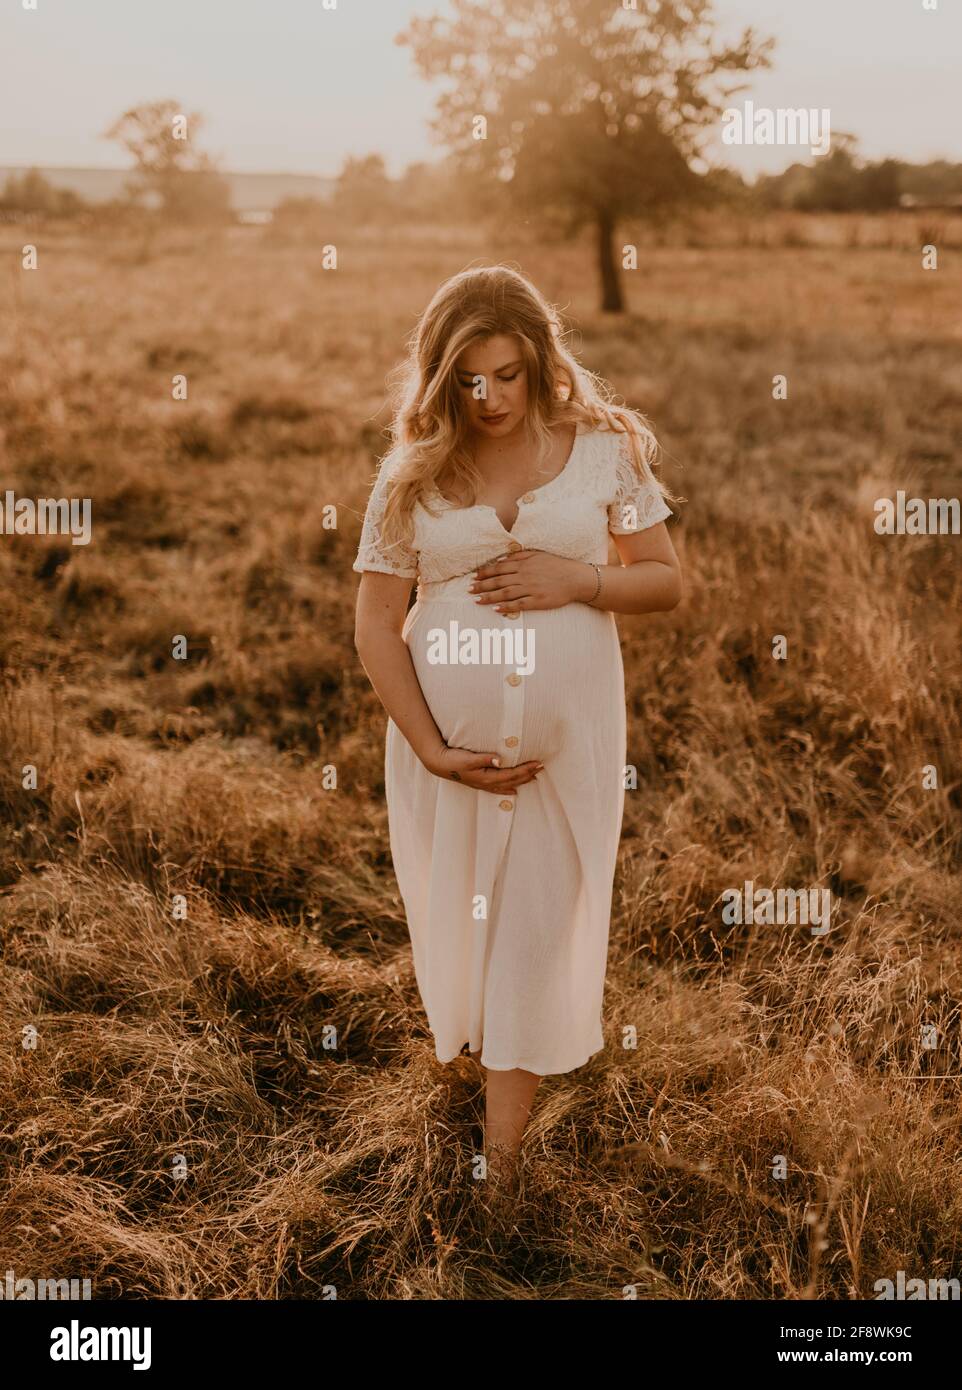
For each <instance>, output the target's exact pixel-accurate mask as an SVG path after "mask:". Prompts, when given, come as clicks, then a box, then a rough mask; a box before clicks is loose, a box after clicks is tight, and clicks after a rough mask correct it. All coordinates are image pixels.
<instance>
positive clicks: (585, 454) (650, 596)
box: [353, 266, 681, 1193]
mask: <svg viewBox="0 0 962 1390" xmlns="http://www.w3.org/2000/svg"><path fill="white" fill-rule="evenodd" d="M609 396H610V392H608V391H607V389H606V388H605V387H604V384H603V383H601V382H599V381H598V380H597V379H596V378H594V377H592V376H591V375H590V374H589V373H587V372H586V371H585V370H584V368H582V367H581V366H580V365H579V364H578V363H577V362H576V361H575V360H574V358H573V357H572V356H571V354H570V353H569V352H568V351H567V350H566V348H565V346H564V345H563V342H562V337H561V328H560V324H559V320H558V317H557V315H556V314H555V312H554V311H553V310H552V309H551V307H550V306H549V305H548V304H547V303H546V302H545V301H544V299H543V298H542V296H541V295H540V294H539V293H538V291H537V290H536V289H535V288H534V287H533V286H532V285H531V284H530V282H529V281H527V280H526V279H524V277H523V276H521V275H519V274H517V273H516V272H514V271H512V270H510V269H507V268H505V267H503V266H494V267H489V268H484V269H480V270H468V271H464V272H462V273H461V274H459V275H455V276H454V277H452V278H451V279H450V280H448V281H447V282H446V283H445V284H443V285H442V286H441V287H440V289H439V290H438V291H437V293H436V294H435V296H434V298H433V299H432V301H431V303H430V304H429V305H428V307H427V309H426V310H425V312H424V314H423V316H422V318H421V320H420V323H419V326H418V329H417V332H416V335H415V341H414V345H413V349H412V352H411V356H410V359H409V362H408V365H407V376H406V383H405V388H404V391H403V393H402V400H401V405H400V408H399V410H398V412H397V415H396V418H395V422H394V428H393V435H394V439H395V446H394V448H393V449H392V450H391V451H390V453H389V454H388V455H387V457H386V458H385V459H384V461H383V463H382V465H381V468H380V471H379V473H378V476H377V479H376V481H375V484H374V488H373V490H372V493H371V496H370V499H369V502H368V506H367V512H366V515H365V519H364V527H363V531H362V535H361V542H360V547H359V549H358V553H357V559H356V560H355V562H354V566H353V568H354V569H355V570H357V571H358V572H360V573H361V575H362V578H361V583H360V588H359V591H358V598H357V621H356V632H355V642H356V646H357V651H358V655H359V657H360V660H361V663H362V665H363V666H364V669H365V671H366V672H367V674H368V676H369V678H370V680H371V683H372V685H373V686H374V689H375V691H376V692H377V694H378V696H379V698H380V700H381V702H382V704H383V705H384V707H385V709H386V711H387V714H388V716H389V717H388V724H387V741H386V755H385V788H386V794H387V805H388V824H389V830H390V839H391V852H392V856H393V860H394V868H395V873H396V876H397V880H398V886H399V888H400V891H401V896H402V899H403V902H404V907H405V910H406V914H407V921H408V928H409V931H410V935H411V944H412V950H413V956H414V968H415V974H416V978H417V983H418V988H419V991H420V994H421V999H422V1002H423V1004H424V1008H425V1011H426V1013H427V1017H428V1021H429V1024H430V1027H431V1030H432V1033H433V1035H434V1040H435V1048H436V1053H437V1057H438V1060H439V1061H441V1062H448V1061H450V1060H451V1059H452V1058H454V1057H456V1056H458V1054H459V1053H460V1052H461V1051H462V1050H463V1049H464V1047H465V1046H467V1047H468V1049H469V1051H470V1055H471V1056H472V1057H473V1058H474V1059H475V1060H476V1061H477V1062H479V1063H480V1065H481V1067H482V1068H483V1069H484V1070H485V1072H486V1082H487V1085H486V1114H485V1157H486V1159H487V1176H488V1179H489V1180H491V1179H494V1183H493V1184H492V1186H496V1187H497V1188H498V1189H499V1190H500V1191H501V1192H509V1193H510V1192H511V1191H513V1190H514V1187H515V1180H516V1176H517V1168H516V1160H517V1157H518V1154H519V1150H520V1145H521V1139H522V1136H523V1133H524V1128H525V1125H526V1123H527V1120H528V1116H529V1113H530V1108H531V1103H532V1100H533V1098H534V1094H535V1090H536V1088H537V1085H538V1082H539V1080H540V1079H541V1077H542V1076H547V1075H551V1074H554V1073H561V1072H567V1071H572V1070H574V1069H575V1068H576V1067H580V1066H582V1065H583V1064H584V1063H585V1062H586V1061H587V1060H588V1059H589V1057H591V1056H592V1055H593V1054H594V1053H595V1052H597V1051H598V1050H599V1049H600V1048H601V1047H603V1045H604V1040H603V1036H602V1029H601V1006H602V993H603V987H604V977H605V966H606V956H607V946H608V929H609V922H610V915H611V897H612V884H613V878H614V870H615V859H616V855H617V850H618V841H619V837H620V833H621V820H622V812H623V809H624V767H625V757H626V738H625V691H624V672H623V667H622V658H621V648H620V645H619V640H618V631H617V627H616V624H615V620H614V617H613V616H612V615H613V613H650V612H656V611H664V610H667V609H670V608H673V607H674V606H675V605H676V604H677V603H678V602H679V599H680V597H681V579H680V573H679V566H678V560H677V557H676V555H675V551H674V548H673V546H672V543H671V540H670V539H669V537H668V533H667V530H666V528H665V525H664V519H665V517H667V516H670V515H671V512H670V511H669V509H668V507H667V506H666V504H665V501H664V497H663V495H662V491H661V489H660V487H659V484H658V483H657V482H656V480H655V478H654V475H653V473H652V471H651V461H652V456H653V454H654V452H655V447H656V446H655V441H654V439H653V437H652V435H651V433H650V431H649V430H648V428H647V426H646V424H645V422H644V420H643V419H642V418H641V417H640V416H638V415H637V414H635V413H634V412H632V411H629V410H627V409H624V408H621V407H618V406H615V405H612V404H611V403H610V400H609ZM609 534H610V535H611V536H613V537H614V541H615V545H616V548H617V551H618V555H619V557H620V561H621V563H620V564H619V565H609V564H608V563H607V561H608V559H609ZM415 578H417V579H418V581H419V582H418V588H417V601H416V603H415V604H414V606H413V607H412V608H411V610H410V612H407V605H408V599H409V596H410V591H411V585H412V582H413V581H414V580H415Z"/></svg>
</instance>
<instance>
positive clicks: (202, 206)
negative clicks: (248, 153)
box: [105, 100, 230, 221]
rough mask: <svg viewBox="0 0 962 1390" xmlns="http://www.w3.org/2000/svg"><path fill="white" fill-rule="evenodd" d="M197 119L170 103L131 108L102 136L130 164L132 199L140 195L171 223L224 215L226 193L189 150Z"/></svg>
mask: <svg viewBox="0 0 962 1390" xmlns="http://www.w3.org/2000/svg"><path fill="white" fill-rule="evenodd" d="M202 125H203V118H202V117H201V116H199V115H198V114H197V113H196V112H191V113H190V114H189V115H187V114H185V113H184V111H183V108H182V107H181V106H180V105H179V103H178V102H176V101H169V100H168V101H153V102H148V103H146V104H145V105H143V106H134V107H131V109H130V110H129V111H125V112H124V114H123V115H122V116H121V117H120V118H119V119H118V120H116V121H115V122H114V124H113V125H112V126H111V127H110V129H109V130H107V131H106V132H105V139H107V140H117V141H119V143H120V144H121V145H123V147H124V148H125V149H126V150H127V152H128V154H130V155H131V156H132V158H133V161H134V177H133V178H132V179H131V180H130V181H129V187H130V191H131V193H132V194H133V195H134V196H135V197H141V198H142V197H144V195H146V196H147V197H148V198H149V199H150V200H151V201H153V202H154V203H155V204H156V205H157V206H158V207H159V208H160V210H161V212H162V213H163V215H164V216H165V217H168V218H170V219H171V220H175V221H206V220H217V221H220V220H223V219H224V218H225V217H226V216H228V215H229V209H230V188H229V185H228V183H227V180H226V179H224V178H223V177H222V176H221V175H220V174H219V173H218V172H217V170H216V168H215V167H214V164H213V161H212V160H211V159H210V157H209V156H208V155H206V154H202V153H200V152H199V151H198V150H197V149H196V148H195V147H194V145H193V139H194V136H195V135H196V133H197V131H198V130H200V128H201V126H202Z"/></svg>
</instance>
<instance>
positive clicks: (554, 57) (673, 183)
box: [397, 0, 771, 312]
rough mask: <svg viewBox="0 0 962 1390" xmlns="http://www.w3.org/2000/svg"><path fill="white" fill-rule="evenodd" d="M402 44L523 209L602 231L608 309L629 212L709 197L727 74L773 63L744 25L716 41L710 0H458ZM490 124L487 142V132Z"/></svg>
mask: <svg viewBox="0 0 962 1390" xmlns="http://www.w3.org/2000/svg"><path fill="white" fill-rule="evenodd" d="M451 9H452V12H453V13H452V16H451V17H450V18H448V17H441V16H437V15H435V16H432V17H431V18H428V19H414V20H412V22H411V24H410V25H409V27H408V28H407V29H406V30H405V31H404V32H403V33H401V34H399V35H398V36H397V42H398V43H400V44H406V45H408V46H410V48H411V50H412V52H413V55H414V59H415V62H416V64H417V66H418V69H419V71H420V72H421V74H422V76H424V77H427V78H432V79H433V78H438V77H442V78H445V77H446V78H449V79H452V81H453V86H452V87H451V89H450V90H448V91H446V92H444V93H443V94H442V95H441V97H440V98H439V100H438V105H437V114H436V117H435V120H434V129H435V130H436V132H437V133H438V135H439V136H440V137H441V138H442V139H443V140H444V141H446V142H447V143H448V144H449V145H450V146H451V147H452V148H453V149H454V150H456V151H458V152H459V154H460V156H461V158H462V159H463V161H464V162H465V166H466V168H467V169H469V170H471V171H473V173H474V174H475V175H476V176H480V177H483V178H485V179H492V180H500V181H501V182H502V183H503V184H504V185H505V186H506V187H507V188H508V189H510V191H511V192H512V194H513V195H514V197H515V198H516V200H517V202H518V203H519V204H521V205H522V206H523V207H525V208H527V209H530V210H533V211H540V212H542V213H544V212H547V213H549V214H551V215H554V216H557V217H561V218H562V219H563V220H564V222H565V224H566V226H567V228H568V230H569V231H575V230H577V229H578V228H579V227H581V226H584V225H587V224H589V223H590V224H592V225H593V226H594V228H595V234H596V245H597V258H598V271H599V277H600V281H601V290H602V295H601V307H602V309H603V310H605V311H610V312H619V311H620V310H621V309H622V308H623V304H624V301H623V298H622V290H621V280H620V275H619V267H618V261H617V259H616V256H615V247H614V236H615V231H616V229H617V225H618V222H619V221H620V220H621V219H622V218H623V217H626V216H635V217H654V216H657V215H660V214H663V213H666V212H667V211H669V210H670V209H672V208H675V207H678V206H681V205H684V204H686V203H691V202H693V201H695V200H697V199H700V198H701V197H702V195H703V192H704V191H705V190H704V189H703V182H704V181H703V179H702V178H701V176H700V174H699V173H697V172H696V170H695V168H694V167H693V165H695V164H696V163H697V161H698V160H699V158H700V149H701V140H702V138H703V136H704V133H705V132H706V130H707V128H708V126H709V125H710V124H711V123H712V122H713V121H715V120H716V119H717V118H718V116H719V115H720V114H721V111H722V110H723V109H724V104H725V103H726V102H727V100H728V99H729V98H730V97H731V96H733V95H734V94H735V92H737V91H740V90H742V88H743V86H744V84H740V85H736V86H732V85H729V83H728V82H727V81H726V80H725V79H726V74H731V73H735V72H747V71H749V70H751V69H753V68H756V67H762V66H767V65H768V51H769V49H770V48H771V40H764V41H761V40H759V39H758V38H757V37H756V35H755V34H754V32H753V31H752V30H751V29H746V30H745V32H744V33H743V34H742V36H741V38H740V39H739V41H738V42H737V43H736V44H735V45H734V46H718V45H716V42H715V21H714V15H713V12H712V3H711V0H636V8H634V9H627V8H623V7H621V6H619V5H618V4H617V3H615V0H451ZM479 117H483V118H484V119H485V121H486V123H487V138H485V139H478V138H476V134H475V131H476V123H477V120H478V118H479Z"/></svg>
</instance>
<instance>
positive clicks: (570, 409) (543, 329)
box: [381, 265, 674, 545]
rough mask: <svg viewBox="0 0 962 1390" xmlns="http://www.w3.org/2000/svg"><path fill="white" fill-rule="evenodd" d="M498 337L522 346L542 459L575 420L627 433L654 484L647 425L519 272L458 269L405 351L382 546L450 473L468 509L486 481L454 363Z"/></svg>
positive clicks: (642, 474)
mask: <svg viewBox="0 0 962 1390" xmlns="http://www.w3.org/2000/svg"><path fill="white" fill-rule="evenodd" d="M496 334H511V335H513V336H514V337H516V338H518V339H519V341H520V344H521V355H522V358H523V361H524V366H525V374H526V375H525V379H526V382H527V390H528V395H527V415H528V424H529V427H530V428H531V431H532V433H533V434H534V436H535V439H536V440H537V442H538V447H539V457H544V456H545V455H546V454H547V452H548V449H549V448H550V445H551V442H552V435H551V430H552V427H553V426H555V425H558V424H566V423H567V424H570V423H574V424H576V425H578V424H581V425H584V426H585V427H587V428H589V429H591V428H595V429H603V430H613V431H615V432H619V433H624V434H626V435H627V436H628V445H629V451H630V456H631V459H632V463H633V466H634V469H635V471H636V472H637V474H638V476H639V479H641V480H649V481H651V482H654V483H655V486H656V487H658V488H659V490H660V491H661V492H662V493H663V494H664V495H665V496H666V497H668V499H669V500H674V499H673V498H672V495H671V494H670V493H669V492H667V489H665V488H664V487H662V485H661V484H660V483H659V482H658V481H657V480H656V479H655V477H654V472H653V465H654V463H655V460H656V458H657V456H658V444H657V441H656V439H655V436H654V435H653V433H652V431H651V428H650V427H649V424H648V421H647V420H646V419H645V418H644V416H643V415H641V414H640V413H639V412H638V411H636V410H630V409H628V408H627V407H626V406H623V405H617V404H615V403H614V401H613V399H612V396H613V392H612V390H611V387H610V386H609V385H608V384H607V382H605V381H604V380H603V379H602V378H601V377H598V376H595V375H594V373H592V372H589V371H587V370H586V369H585V368H584V367H582V366H581V364H580V363H579V362H577V361H576V360H575V358H574V356H573V355H572V353H571V352H570V351H569V349H568V348H567V347H566V346H565V343H564V329H563V326H562V323H561V318H560V315H559V314H558V312H557V311H556V310H555V308H554V307H553V306H552V305H550V304H549V303H548V302H547V300H546V299H545V298H544V297H543V296H542V295H541V294H540V293H539V291H538V290H537V289H535V287H534V285H532V284H531V282H530V281H529V280H527V279H526V278H525V277H524V276H523V275H521V274H519V272H518V271H516V270H512V269H511V268H510V267H508V266H504V265H493V266H484V267H482V268H480V269H469V270H462V271H461V272H460V273H459V274H457V275H452V276H451V278H450V279H449V280H445V282H444V283H443V284H442V285H441V286H439V288H438V290H437V291H436V293H435V294H434V297H433V298H432V300H431V302H430V304H428V306H427V308H426V309H425V310H424V312H423V314H422V315H421V318H420V320H419V322H418V325H417V328H416V329H415V331H414V334H413V335H412V339H411V344H410V348H409V352H408V355H407V357H406V359H405V360H404V362H403V363H402V364H401V365H400V367H399V368H398V369H397V375H398V377H399V383H398V386H397V388H396V390H397V399H398V405H397V408H396V410H395V413H394V418H393V421H392V424H391V435H392V438H393V444H392V449H391V452H394V451H396V450H400V451H401V452H402V453H403V458H402V461H401V462H400V463H399V465H398V467H397V469H396V471H393V474H392V479H391V485H390V487H389V490H388V495H387V501H386V505H385V511H384V519H383V521H382V524H381V538H382V540H383V541H384V542H385V543H387V544H389V545H392V544H401V543H403V542H405V541H410V539H411V536H412V531H413V520H412V514H413V511H414V507H415V504H416V503H417V502H418V501H420V502H421V503H422V505H424V506H425V507H427V508H428V509H429V510H430V508H431V504H432V495H434V496H437V495H439V489H438V479H439V478H440V476H441V474H442V472H444V471H445V470H446V469H447V470H450V472H451V474H452V475H453V477H454V479H455V482H456V483H457V484H458V485H459V488H458V491H459V493H460V492H464V493H465V494H466V495H467V497H468V499H469V500H468V502H467V503H466V505H467V506H472V505H473V504H474V502H475V499H476V498H477V495H478V487H479V485H480V484H481V482H482V481H483V479H482V477H481V474H480V473H479V472H478V470H477V467H476V466H475V463H474V460H473V458H472V455H471V451H470V448H469V446H468V437H469V430H468V425H467V420H466V417H465V414H464V411H463V408H462V403H461V393H462V392H463V390H464V388H463V387H461V386H459V385H458V381H457V376H456V366H457V361H458V358H459V357H460V355H461V353H462V352H464V350H465V349H466V348H468V347H470V346H472V345H473V344H475V343H477V342H483V341H485V340H487V339H488V338H492V337H494V336H495V335H496Z"/></svg>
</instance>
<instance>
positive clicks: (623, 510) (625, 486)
mask: <svg viewBox="0 0 962 1390" xmlns="http://www.w3.org/2000/svg"><path fill="white" fill-rule="evenodd" d="M612 456H613V459H614V468H613V474H614V477H613V480H612V486H613V496H612V500H611V502H610V503H609V504H608V530H609V531H610V532H611V534H612V535H613V536H630V535H633V534H634V532H635V531H646V530H647V529H648V527H649V526H655V525H657V523H658V522H659V521H664V520H665V518H666V517H669V516H671V514H672V512H671V508H670V507H669V506H668V505H667V504H666V502H665V499H664V497H663V496H662V494H661V488H660V487H659V486H658V481H657V479H656V478H654V477H651V478H650V479H645V480H642V479H641V478H639V477H638V474H637V472H636V470H635V467H634V464H633V463H632V461H631V453H630V451H629V447H628V441H627V439H626V438H625V436H624V435H623V434H616V435H615V443H614V447H613V449H612Z"/></svg>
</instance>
